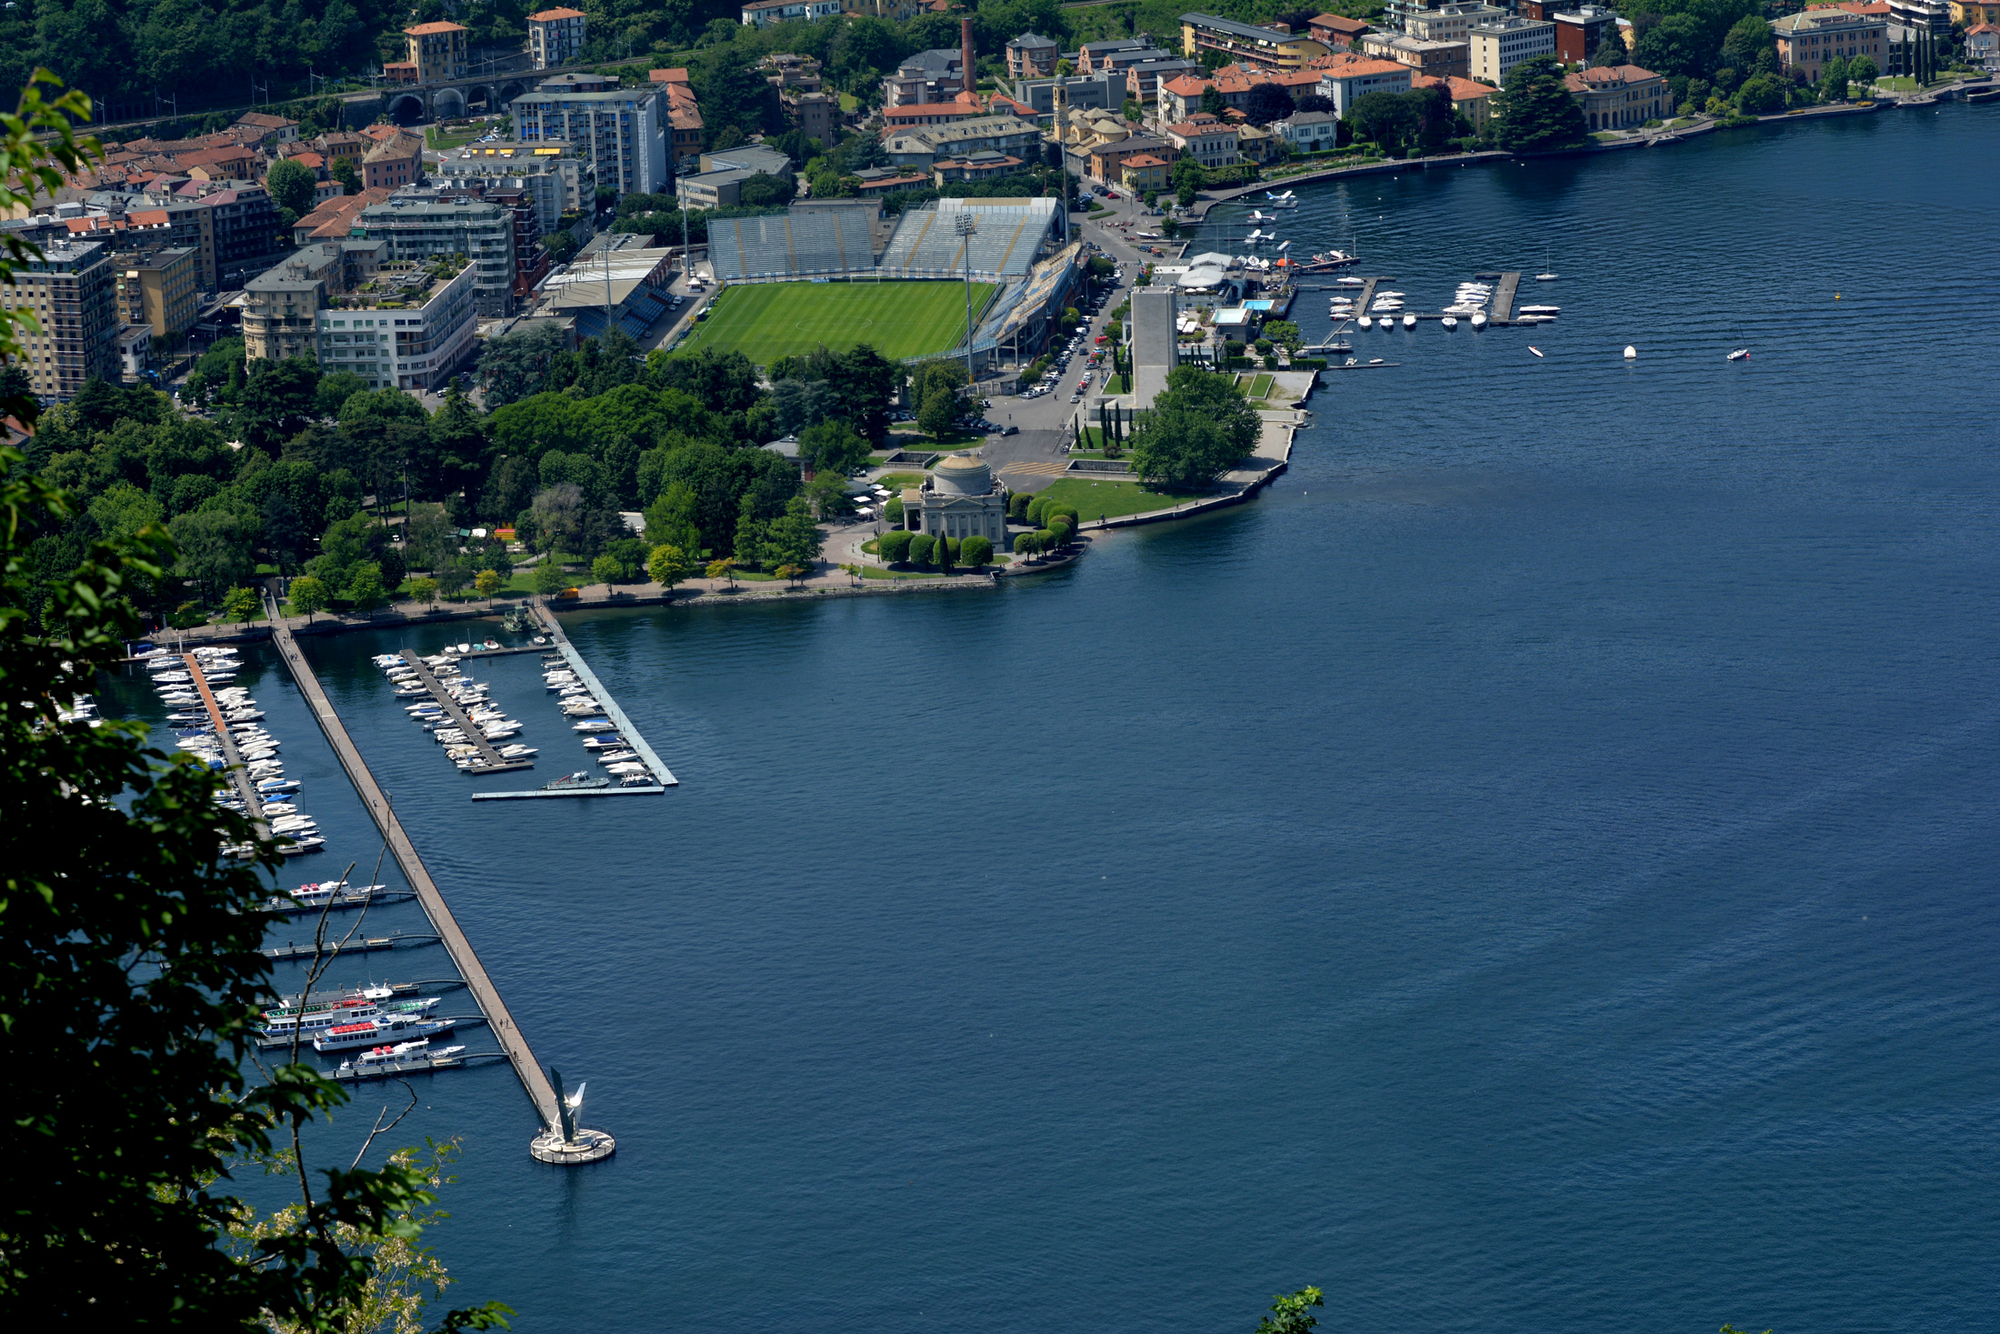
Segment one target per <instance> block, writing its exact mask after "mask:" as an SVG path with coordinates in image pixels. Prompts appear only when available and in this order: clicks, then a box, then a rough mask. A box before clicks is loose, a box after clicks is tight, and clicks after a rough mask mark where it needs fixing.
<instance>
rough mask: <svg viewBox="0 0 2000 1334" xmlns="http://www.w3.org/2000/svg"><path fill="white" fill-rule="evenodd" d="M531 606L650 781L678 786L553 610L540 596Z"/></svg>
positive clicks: (672, 774)
mask: <svg viewBox="0 0 2000 1334" xmlns="http://www.w3.org/2000/svg"><path fill="white" fill-rule="evenodd" d="M534 609H535V617H536V619H537V620H539V621H541V623H542V625H543V626H544V627H545V628H546V629H547V630H548V632H549V636H550V638H552V639H554V640H555V645H556V648H557V649H558V650H560V651H561V653H562V655H563V661H565V662H567V663H568V664H569V665H570V668H571V670H573V671H574V672H575V673H576V675H577V679H579V680H581V681H582V682H583V684H584V688H585V689H586V690H588V691H590V696H591V698H592V699H594V700H596V701H597V702H598V703H599V704H601V705H602V706H603V707H604V716H605V717H607V718H609V719H610V720H611V721H612V722H613V723H614V724H616V725H617V728H618V735H619V736H621V737H624V738H625V744H626V745H628V746H630V747H632V749H633V750H636V751H638V752H639V760H640V762H641V763H643V764H644V765H645V766H646V768H647V769H649V770H651V771H652V775H653V781H655V782H656V783H658V784H659V785H660V786H661V787H679V786H680V782H681V780H680V779H678V778H676V777H674V771H673V770H672V769H669V768H668V767H667V766H666V765H665V764H664V763H662V762H661V760H660V757H659V756H658V755H655V754H654V753H653V748H652V747H651V746H649V745H647V744H646V738H644V737H642V736H640V735H639V729H638V728H636V727H634V726H632V720H631V719H630V718H627V717H626V716H625V710H623V709H621V708H619V707H618V701H617V700H615V699H613V698H611V692H610V691H609V690H606V689H605V688H604V683H603V682H602V681H599V680H598V679H597V674H596V673H595V672H593V671H591V670H590V665H589V664H588V663H586V662H584V660H583V655H582V654H580V653H578V652H577V651H576V647H575V645H573V644H571V643H570V642H569V636H568V635H566V634H564V633H563V628H562V626H560V625H558V624H557V623H556V617H555V613H554V612H552V611H550V610H549V609H548V608H547V607H546V606H544V605H542V603H541V601H540V600H539V599H537V600H536V601H535V603H534Z"/></svg>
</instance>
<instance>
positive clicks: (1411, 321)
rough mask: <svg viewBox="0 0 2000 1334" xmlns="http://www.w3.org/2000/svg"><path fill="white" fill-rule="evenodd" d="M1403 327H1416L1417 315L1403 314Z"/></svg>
mask: <svg viewBox="0 0 2000 1334" xmlns="http://www.w3.org/2000/svg"><path fill="white" fill-rule="evenodd" d="M1403 327H1404V328H1405V329H1414V328H1416V327H1417V317H1416V316H1414V315H1405V316H1403Z"/></svg>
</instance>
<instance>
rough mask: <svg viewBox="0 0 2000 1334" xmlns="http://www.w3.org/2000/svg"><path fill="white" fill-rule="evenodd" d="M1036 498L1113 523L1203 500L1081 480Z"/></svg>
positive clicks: (1056, 485) (1064, 481) (1063, 482)
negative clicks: (1058, 503)
mask: <svg viewBox="0 0 2000 1334" xmlns="http://www.w3.org/2000/svg"><path fill="white" fill-rule="evenodd" d="M1035 494H1036V495H1038V496H1047V497H1048V498H1049V499H1051V500H1056V501H1060V502H1062V503H1063V504H1066V505H1074V506H1076V514H1077V517H1078V518H1079V519H1096V518H1099V517H1105V518H1112V519H1115V518H1117V517H1118V516H1119V515H1121V514H1144V513H1146V512H1148V511H1149V510H1163V509H1171V508H1172V507H1174V506H1175V505H1178V504H1180V503H1181V502H1182V501H1184V500H1200V499H1202V497H1201V496H1199V495H1194V494H1188V495H1181V494H1178V493H1176V492H1172V491H1155V490H1153V489H1151V488H1150V487H1145V486H1141V485H1140V484H1139V483H1137V482H1113V481H1095V482H1093V481H1088V480H1086V479H1084V478H1081V477H1062V478H1058V479H1057V480H1056V481H1054V482H1052V483H1050V484H1049V485H1048V486H1045V487H1043V488H1042V489H1041V490H1040V491H1037V492H1035Z"/></svg>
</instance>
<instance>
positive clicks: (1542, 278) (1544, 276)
mask: <svg viewBox="0 0 2000 1334" xmlns="http://www.w3.org/2000/svg"><path fill="white" fill-rule="evenodd" d="M1555 280H1556V275H1555V274H1553V273H1538V274H1536V275H1535V281H1536V282H1538V283H1552V282H1554V281H1555ZM947 536H948V534H947Z"/></svg>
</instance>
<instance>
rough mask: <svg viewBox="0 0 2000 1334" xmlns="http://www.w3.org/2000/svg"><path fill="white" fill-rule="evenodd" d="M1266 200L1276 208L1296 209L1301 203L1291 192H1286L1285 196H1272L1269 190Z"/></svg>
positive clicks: (1265, 195) (1266, 192) (1265, 193)
mask: <svg viewBox="0 0 2000 1334" xmlns="http://www.w3.org/2000/svg"><path fill="white" fill-rule="evenodd" d="M1264 200H1265V202H1266V203H1268V204H1270V205H1271V206H1272V207H1274V208H1296V207H1298V203H1299V201H1298V198H1297V197H1296V196H1295V195H1293V194H1292V192H1291V191H1290V190H1287V191H1285V192H1284V193H1283V194H1272V193H1271V192H1270V191H1269V190H1266V191H1265V192H1264Z"/></svg>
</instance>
